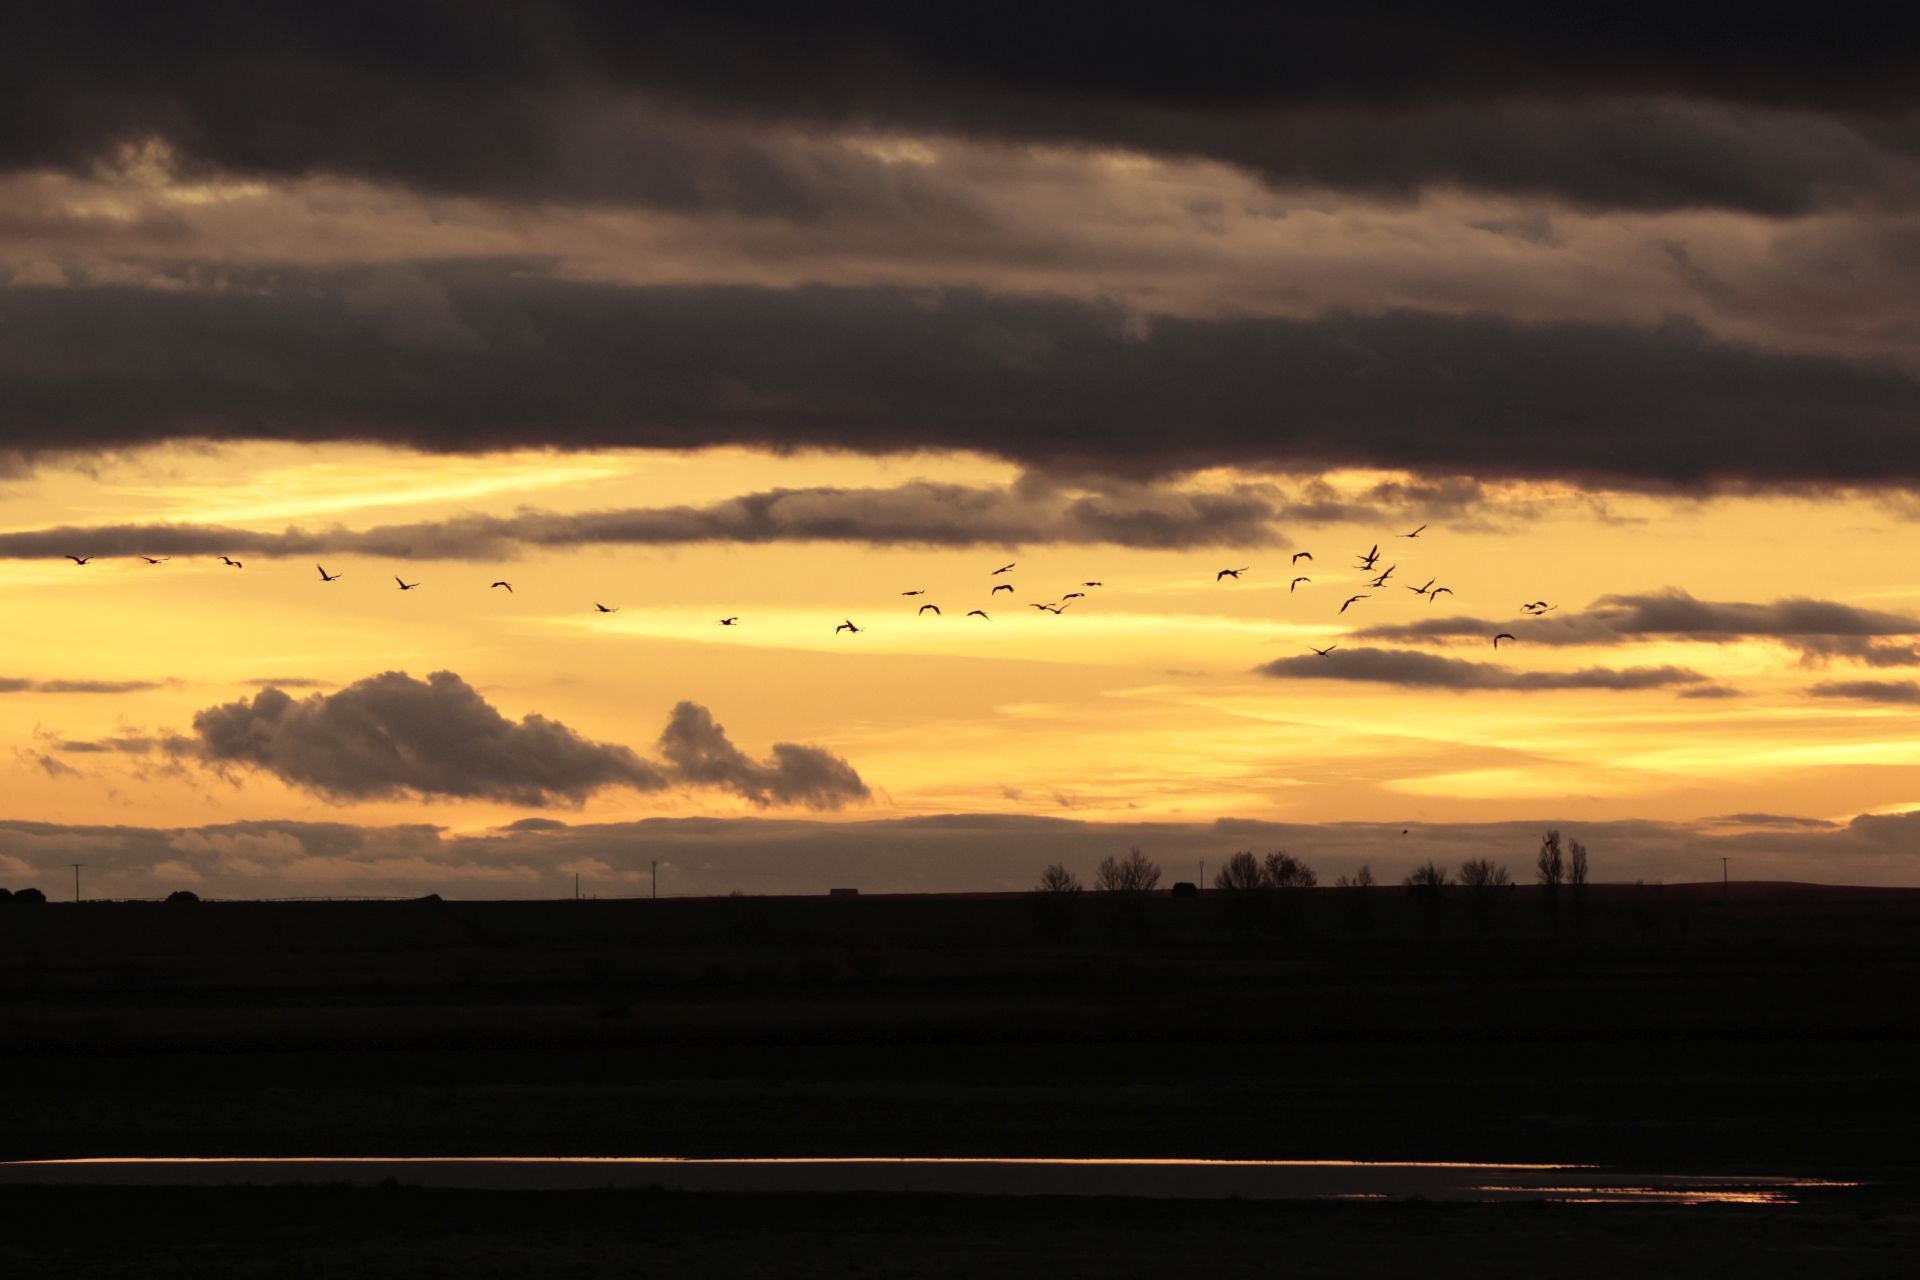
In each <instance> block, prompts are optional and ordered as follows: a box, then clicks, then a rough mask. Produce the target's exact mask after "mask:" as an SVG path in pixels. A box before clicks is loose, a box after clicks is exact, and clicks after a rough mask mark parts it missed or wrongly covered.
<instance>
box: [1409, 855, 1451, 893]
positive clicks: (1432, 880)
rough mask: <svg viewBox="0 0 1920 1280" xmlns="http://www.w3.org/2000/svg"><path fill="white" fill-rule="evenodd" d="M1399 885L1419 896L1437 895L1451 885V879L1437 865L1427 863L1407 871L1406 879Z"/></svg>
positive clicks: (1443, 868)
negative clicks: (1414, 891) (1415, 892)
mask: <svg viewBox="0 0 1920 1280" xmlns="http://www.w3.org/2000/svg"><path fill="white" fill-rule="evenodd" d="M1401 883H1402V884H1404V885H1406V887H1407V888H1409V889H1413V890H1416V891H1418V892H1419V893H1421V894H1432V895H1438V893H1439V892H1440V891H1441V890H1442V889H1445V888H1446V887H1447V886H1448V885H1450V884H1452V883H1453V877H1452V875H1450V874H1449V873H1448V871H1447V869H1446V868H1445V867H1443V866H1441V865H1440V864H1439V863H1437V862H1433V861H1428V862H1425V863H1423V864H1422V865H1420V866H1417V867H1415V868H1414V869H1413V870H1412V871H1409V872H1408V873H1407V878H1406V879H1405V880H1403V881H1402V882H1401Z"/></svg>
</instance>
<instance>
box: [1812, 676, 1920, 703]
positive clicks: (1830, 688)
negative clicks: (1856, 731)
mask: <svg viewBox="0 0 1920 1280" xmlns="http://www.w3.org/2000/svg"><path fill="white" fill-rule="evenodd" d="M1807 692H1808V693H1810V694H1812V695H1813V696H1814V697H1816V698H1852V699H1854V700H1856V701H1860V702H1920V684H1915V683H1914V682H1913V681H1911V680H1829V681H1825V682H1823V683H1821V684H1816V685H1813V686H1811V687H1809V688H1808V690H1807Z"/></svg>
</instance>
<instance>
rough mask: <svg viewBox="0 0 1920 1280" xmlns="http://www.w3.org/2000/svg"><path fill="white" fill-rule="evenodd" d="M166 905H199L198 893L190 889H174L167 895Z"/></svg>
mask: <svg viewBox="0 0 1920 1280" xmlns="http://www.w3.org/2000/svg"><path fill="white" fill-rule="evenodd" d="M167 905H168V906H170V907H197V906H199V905H200V895H199V894H197V893H195V892H194V891H193V890H191V889H175V890H174V891H173V892H172V893H170V894H168V895H167Z"/></svg>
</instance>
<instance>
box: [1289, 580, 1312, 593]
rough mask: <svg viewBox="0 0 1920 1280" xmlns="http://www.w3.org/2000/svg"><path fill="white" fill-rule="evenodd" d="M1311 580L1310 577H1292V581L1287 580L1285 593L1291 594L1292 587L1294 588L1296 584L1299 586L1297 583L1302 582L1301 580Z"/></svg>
mask: <svg viewBox="0 0 1920 1280" xmlns="http://www.w3.org/2000/svg"><path fill="white" fill-rule="evenodd" d="M1312 581H1313V579H1312V578H1295V579H1294V580H1293V581H1292V582H1289V583H1288V584H1287V594H1288V595H1292V594H1293V589H1294V588H1295V587H1297V586H1299V585H1300V584H1301V583H1303V582H1312Z"/></svg>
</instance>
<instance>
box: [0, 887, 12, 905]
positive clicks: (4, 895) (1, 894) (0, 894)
mask: <svg viewBox="0 0 1920 1280" xmlns="http://www.w3.org/2000/svg"><path fill="white" fill-rule="evenodd" d="M12 896H13V890H11V889H0V902H5V901H6V900H7V899H9V898H11V897H12Z"/></svg>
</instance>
